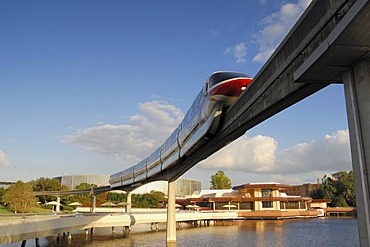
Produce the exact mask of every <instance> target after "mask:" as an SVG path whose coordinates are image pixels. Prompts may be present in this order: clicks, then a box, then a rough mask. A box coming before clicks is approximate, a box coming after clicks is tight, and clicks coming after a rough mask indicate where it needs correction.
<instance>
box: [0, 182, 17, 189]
mask: <svg viewBox="0 0 370 247" xmlns="http://www.w3.org/2000/svg"><path fill="white" fill-rule="evenodd" d="M13 184H15V182H9V181H0V187H1V188H4V189H6V188H9V186H11V185H13Z"/></svg>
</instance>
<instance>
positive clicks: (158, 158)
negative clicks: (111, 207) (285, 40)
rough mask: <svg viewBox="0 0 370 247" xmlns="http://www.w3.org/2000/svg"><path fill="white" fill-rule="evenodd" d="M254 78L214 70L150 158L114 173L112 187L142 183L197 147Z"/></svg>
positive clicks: (215, 127) (213, 132) (212, 132)
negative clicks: (179, 122) (177, 124)
mask: <svg viewBox="0 0 370 247" xmlns="http://www.w3.org/2000/svg"><path fill="white" fill-rule="evenodd" d="M251 81H252V78H250V77H249V76H247V75H244V74H241V73H237V72H215V73H213V74H212V75H211V76H210V77H209V78H208V80H207V81H206V83H205V85H204V86H203V89H202V90H201V92H200V93H199V94H198V96H197V97H196V98H195V100H194V102H193V104H192V106H191V108H190V109H189V111H188V112H187V113H186V115H185V117H184V119H183V120H182V122H181V124H180V125H179V126H178V127H177V128H176V129H175V130H174V131H173V132H172V134H171V135H170V136H169V137H168V139H167V140H166V141H165V143H163V144H162V146H161V147H159V148H158V149H157V150H156V151H154V152H153V153H152V154H151V155H150V156H149V157H147V158H145V159H144V160H142V161H140V162H139V163H138V164H136V165H134V166H132V167H130V168H127V169H126V170H124V171H120V172H117V173H115V174H112V175H111V176H110V179H109V183H110V186H111V187H120V186H125V185H129V184H133V183H139V182H141V181H143V180H145V179H147V178H149V177H152V176H154V175H156V174H158V173H159V172H161V171H163V170H166V169H168V168H170V167H171V166H173V165H174V164H176V163H177V162H178V161H180V160H181V159H182V158H183V157H184V156H186V155H189V154H190V153H191V152H193V151H194V150H196V148H197V146H198V145H201V144H202V140H204V139H205V137H206V136H207V135H209V134H215V133H216V131H217V129H218V128H219V120H220V117H221V114H222V111H223V110H225V108H227V107H229V106H230V105H231V104H233V103H234V102H235V100H236V99H237V98H238V97H239V95H240V94H241V93H242V91H243V90H245V89H246V87H247V86H248V84H249V83H251Z"/></svg>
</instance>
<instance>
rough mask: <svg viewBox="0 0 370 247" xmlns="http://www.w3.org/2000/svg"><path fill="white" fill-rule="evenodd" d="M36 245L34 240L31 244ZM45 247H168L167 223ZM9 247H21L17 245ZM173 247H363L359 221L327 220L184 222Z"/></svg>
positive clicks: (99, 232) (48, 242)
mask: <svg viewBox="0 0 370 247" xmlns="http://www.w3.org/2000/svg"><path fill="white" fill-rule="evenodd" d="M27 243H28V245H27V246H33V245H34V241H31V240H30V241H27ZM40 243H41V246H45V247H46V246H58V247H59V246H89V247H90V246H91V247H108V246H130V247H139V246H140V247H141V246H153V247H159V246H166V231H165V224H159V229H158V230H150V224H149V225H138V226H133V228H132V232H131V234H130V235H129V236H126V237H125V236H124V232H123V229H122V228H116V229H115V233H114V234H112V229H111V228H105V229H96V230H95V232H94V235H93V236H91V235H88V236H86V235H85V232H84V231H80V232H77V233H74V234H73V235H72V239H71V242H70V244H68V238H67V237H63V236H61V237H60V239H59V241H57V237H56V236H52V237H48V238H45V239H40ZM6 246H20V244H19V243H18V244H17V243H15V245H6ZM168 246H171V247H185V246H186V247H187V246H212V247H213V246H228V247H231V246H257V247H262V246H359V240H358V228H357V220H356V219H352V218H351V219H348V218H323V219H320V218H319V219H302V220H246V221H244V220H243V221H224V223H222V221H218V222H216V224H213V223H211V224H210V226H203V225H202V226H201V227H193V226H192V225H191V224H186V223H182V224H181V228H180V229H178V230H177V243H175V244H169V245H168Z"/></svg>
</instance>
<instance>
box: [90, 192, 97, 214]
mask: <svg viewBox="0 0 370 247" xmlns="http://www.w3.org/2000/svg"><path fill="white" fill-rule="evenodd" d="M95 208H96V195H92V196H91V202H90V213H94V212H95Z"/></svg>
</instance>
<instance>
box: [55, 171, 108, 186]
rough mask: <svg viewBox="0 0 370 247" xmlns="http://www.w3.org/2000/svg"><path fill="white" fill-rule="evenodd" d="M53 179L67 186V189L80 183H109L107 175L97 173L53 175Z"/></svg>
mask: <svg viewBox="0 0 370 247" xmlns="http://www.w3.org/2000/svg"><path fill="white" fill-rule="evenodd" d="M53 179H56V180H58V181H59V182H60V183H61V185H65V186H67V188H68V189H69V190H74V189H76V187H77V186H79V185H80V184H82V183H88V184H95V185H97V186H106V185H109V175H107V174H97V175H64V176H60V177H54V178H53Z"/></svg>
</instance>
